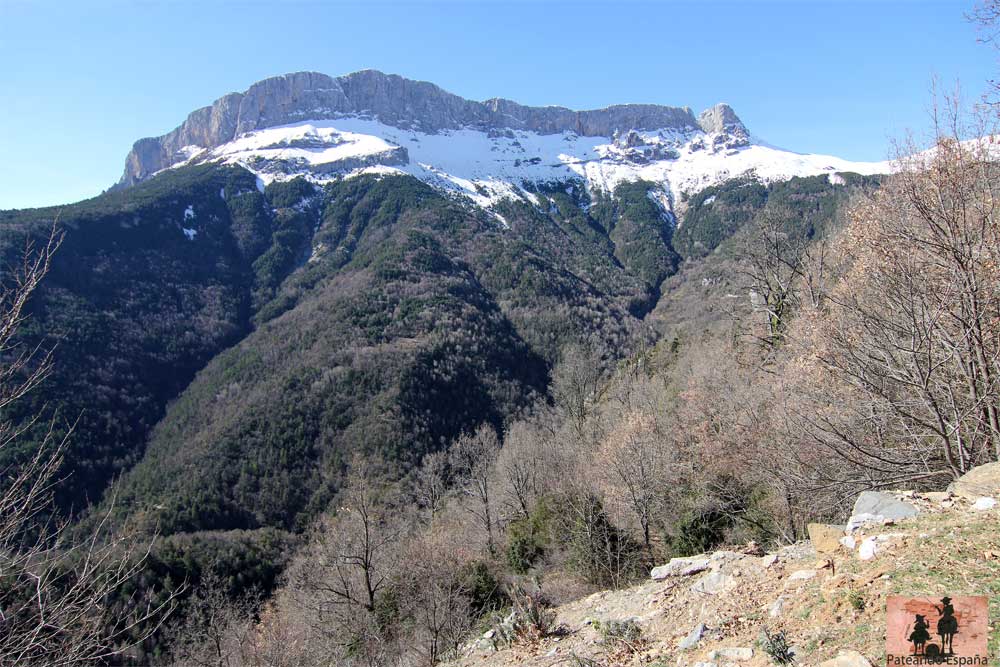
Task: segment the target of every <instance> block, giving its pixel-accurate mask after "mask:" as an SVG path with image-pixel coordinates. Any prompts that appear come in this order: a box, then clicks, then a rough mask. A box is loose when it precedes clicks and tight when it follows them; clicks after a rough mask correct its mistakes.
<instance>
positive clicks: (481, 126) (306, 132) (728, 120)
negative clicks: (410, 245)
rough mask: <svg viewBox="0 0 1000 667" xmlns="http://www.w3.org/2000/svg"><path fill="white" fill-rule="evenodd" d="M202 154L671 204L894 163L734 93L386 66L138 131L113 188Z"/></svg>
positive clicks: (520, 192)
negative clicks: (513, 97)
mask: <svg viewBox="0 0 1000 667" xmlns="http://www.w3.org/2000/svg"><path fill="white" fill-rule="evenodd" d="M203 162H223V163H227V164H236V165H239V166H242V167H244V168H246V169H249V170H250V171H252V172H254V173H255V174H257V176H258V177H259V178H261V179H262V181H263V182H264V183H265V184H266V183H270V182H272V181H274V180H287V179H291V178H295V177H297V176H305V177H306V178H308V179H310V180H313V181H314V182H328V181H330V180H335V179H339V178H344V177H351V176H356V175H359V174H364V173H372V172H375V173H379V174H384V173H386V172H393V173H405V174H409V175H412V176H415V177H417V178H419V179H420V180H422V181H424V182H426V183H428V184H430V185H432V186H433V187H435V188H437V189H438V190H443V191H447V192H450V193H453V194H458V195H462V196H465V197H467V198H469V199H471V200H472V201H474V202H475V203H477V204H479V205H480V206H484V207H493V206H495V205H496V204H497V203H498V202H499V201H501V200H504V199H523V200H527V201H530V200H531V196H530V195H529V194H526V191H525V189H524V185H525V184H526V183H527V184H537V183H552V182H563V181H569V180H577V181H582V182H584V183H585V185H586V186H587V188H588V189H589V190H597V189H599V190H602V191H604V192H611V191H612V190H613V189H614V188H615V187H616V186H617V185H618V184H620V183H623V182H633V181H637V180H647V181H650V182H653V183H656V184H658V185H659V186H660V189H661V190H662V192H663V193H664V195H665V196H664V197H663V199H664V204H665V206H666V207H667V208H672V207H673V205H674V203H675V202H676V200H677V199H678V198H679V196H680V195H682V194H685V193H686V194H692V193H694V192H697V191H699V190H702V189H704V188H705V187H708V186H710V185H714V184H717V183H721V182H723V181H725V180H729V179H732V178H735V177H738V176H741V175H744V174H752V175H753V176H755V177H756V178H758V179H759V180H761V181H764V182H773V181H778V180H786V179H788V178H791V177H794V176H815V175H823V174H825V175H827V176H828V177H830V178H831V179H835V178H837V176H836V174H837V173H838V172H856V173H862V174H875V173H884V172H886V171H888V167H887V165H886V164H885V163H855V162H848V161H845V160H841V159H838V158H835V157H831V156H823V155H803V154H799V153H793V152H790V151H785V150H780V149H777V148H774V147H772V146H770V145H768V144H766V143H764V142H762V141H760V140H758V139H756V138H755V137H753V136H752V135H751V133H750V132H749V130H748V129H747V128H746V126H745V125H744V124H743V122H742V121H741V120H740V118H739V116H737V115H736V112H735V111H734V110H733V109H732V108H730V107H729V106H728V105H726V104H717V105H715V106H713V107H711V108H709V109H706V110H704V111H703V112H701V113H700V114H699V115H697V116H695V115H694V113H693V112H692V111H691V109H690V108H688V107H672V106H660V105H654V104H622V105H615V106H609V107H606V108H603V109H594V110H587V111H574V110H571V109H567V108H564V107H559V106H548V107H531V106H524V105H522V104H518V103H517V102H513V101H510V100H506V99H500V98H494V99H490V100H486V101H484V102H475V101H471V100H467V99H464V98H462V97H459V96H458V95H454V94H452V93H449V92H447V91H445V90H442V89H441V88H439V87H438V86H436V85H434V84H432V83H427V82H423V81H413V80H410V79H406V78H403V77H400V76H396V75H391V74H384V73H382V72H378V71H375V70H364V71H361V72H355V73H353V74H348V75H345V76H340V77H331V76H327V75H325V74H319V73H315V72H298V73H294V74H286V75H284V76H279V77H274V78H270V79H266V80H264V81H260V82H258V83H256V84H254V85H253V86H251V87H250V88H249V89H248V90H246V91H245V92H242V93H230V94H228V95H225V96H223V97H221V98H220V99H218V100H216V101H215V102H214V103H213V104H212V105H211V106H207V107H204V108H202V109H198V110H197V111H194V112H192V113H191V114H190V115H189V116H188V118H187V120H185V121H184V122H183V123H182V124H181V125H180V126H179V127H177V128H176V129H174V130H173V131H171V132H169V133H167V134H165V135H163V136H161V137H155V138H147V139H141V140H139V141H137V142H136V143H135V145H134V147H133V148H132V151H131V152H130V153H129V155H128V158H127V159H126V164H125V173H124V174H123V175H122V178H121V180H120V181H119V183H118V184H117V186H116V187H119V188H121V187H128V186H131V185H134V184H136V183H138V182H141V181H143V180H145V179H147V178H149V177H150V176H152V175H154V174H156V173H159V172H161V171H163V170H165V169H169V168H175V167H179V166H184V165H190V164H196V163H203Z"/></svg>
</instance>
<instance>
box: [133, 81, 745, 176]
mask: <svg viewBox="0 0 1000 667" xmlns="http://www.w3.org/2000/svg"><path fill="white" fill-rule="evenodd" d="M355 115H361V116H370V117H373V118H377V119H378V120H379V121H381V122H383V123H385V124H387V125H391V126H393V127H398V128H400V129H415V130H420V131H421V132H426V133H437V132H440V131H442V130H449V129H460V128H470V129H477V130H482V131H484V132H490V133H496V132H500V133H503V132H509V131H511V130H528V131H532V132H538V133H540V134H555V133H560V132H575V133H577V134H578V135H581V136H602V137H611V136H613V135H616V134H617V135H619V136H627V134H628V132H629V131H631V130H639V131H648V130H659V129H672V130H677V131H680V132H687V131H696V130H699V129H700V130H703V131H706V132H727V133H729V134H730V135H732V136H731V137H730V138H729V139H727V141H730V142H735V143H736V144H739V143H740V141H742V140H745V139H746V137H747V134H746V129H745V128H744V127H743V124H742V123H741V122H740V119H739V118H738V117H737V116H736V114H735V113H734V112H733V110H732V109H731V108H730V107H729V106H727V105H724V104H720V105H717V106H715V107H712V108H711V109H708V110H706V111H704V112H703V113H702V114H701V115H700V116H699V117H698V118H695V116H694V114H693V113H692V112H691V109H690V108H688V107H668V106H660V105H653V104H624V105H617V106H611V107H607V108H604V109H595V110H590V111H573V110H572V109H566V108H563V107H529V106H524V105H521V104H518V103H516V102H512V101H510V100H505V99H491V100H487V101H485V102H475V101H471V100H466V99H464V98H462V97H459V96H458V95H453V94H451V93H449V92H447V91H445V90H442V89H441V88H439V87H438V86H435V85H434V84H432V83H428V82H425V81H413V80H411V79H405V78H403V77H400V76H396V75H392V74H384V73H382V72H378V71H376V70H363V71H361V72H355V73H353V74H348V75H346V76H341V77H330V76H327V75H326V74H320V73H318V72H296V73H294V74H286V75H284V76H278V77H273V78H270V79H265V80H263V81H260V82H258V83H255V84H254V85H252V86H250V88H249V89H248V90H246V91H245V92H242V93H230V94H229V95H226V96H224V97H222V98H220V99H218V100H216V101H215V103H213V104H212V105H211V106H207V107H204V108H201V109H198V110H197V111H194V112H192V113H191V114H190V115H189V116H188V117H187V119H186V120H185V121H184V122H183V123H182V124H181V125H180V126H179V127H178V128H176V129H175V130H173V131H172V132H169V133H167V134H165V135H163V136H161V137H155V138H147V139H140V140H139V141H137V142H136V143H135V145H134V146H133V147H132V151H131V152H130V153H129V155H128V157H127V159H126V162H125V173H124V174H123V175H122V178H121V180H120V181H119V183H118V187H127V186H130V185H133V184H135V183H138V182H139V181H142V180H144V179H146V178H148V177H149V176H151V175H152V174H154V173H156V172H157V171H160V170H161V169H165V168H166V167H169V166H171V165H173V164H176V163H178V162H181V161H183V160H185V159H187V157H188V152H189V151H190V147H192V146H197V147H200V148H214V147H216V146H220V145H222V144H224V143H226V142H229V141H231V140H233V139H234V138H236V137H238V136H240V135H241V134H243V133H246V132H250V131H253V130H259V129H262V128H266V127H274V126H277V125H286V124H289V123H295V122H299V121H304V120H325V119H334V118H340V117H344V116H355Z"/></svg>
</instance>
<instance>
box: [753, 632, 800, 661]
mask: <svg viewBox="0 0 1000 667" xmlns="http://www.w3.org/2000/svg"><path fill="white" fill-rule="evenodd" d="M758 643H759V644H760V647H761V650H763V651H764V653H767V654H768V655H769V656H770V657H771V660H772V661H773V662H774V663H775V664H777V665H791V664H793V663H794V662H795V653H794V652H793V651H792V648H791V646H789V645H788V639H786V638H785V633H784V632H783V631H780V630H779V631H778V632H775V633H774V634H771V633H770V632H768V630H767V628H764V629H763V630H761V632H760V641H759V642H758Z"/></svg>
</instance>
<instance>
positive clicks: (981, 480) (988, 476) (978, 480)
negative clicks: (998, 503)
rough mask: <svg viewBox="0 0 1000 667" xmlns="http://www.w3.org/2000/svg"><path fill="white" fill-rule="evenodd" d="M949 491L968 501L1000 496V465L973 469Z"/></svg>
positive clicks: (988, 465)
mask: <svg viewBox="0 0 1000 667" xmlns="http://www.w3.org/2000/svg"><path fill="white" fill-rule="evenodd" d="M948 490H949V491H951V492H952V493H954V494H955V495H956V496H958V497H959V498H965V499H966V500H976V499H978V498H982V497H985V496H993V495H1000V463H987V464H986V465H981V466H979V467H977V468H973V469H972V470H970V471H969V472H967V473H965V474H964V475H962V476H961V477H959V478H958V479H957V480H955V481H954V482H953V483H952V484H951V486H949V487H948Z"/></svg>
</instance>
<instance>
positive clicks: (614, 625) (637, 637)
mask: <svg viewBox="0 0 1000 667" xmlns="http://www.w3.org/2000/svg"><path fill="white" fill-rule="evenodd" d="M594 629H595V630H597V632H598V634H600V635H601V640H602V641H603V642H604V644H605V646H607V648H608V650H609V651H613V652H616V653H625V654H627V655H632V654H634V653H638V652H639V651H640V650H642V647H643V645H644V644H645V639H644V638H643V636H642V628H640V627H639V625H638V624H637V623H636V622H635V621H634V620H632V619H631V618H629V619H626V620H624V621H603V622H602V621H595V622H594Z"/></svg>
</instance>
